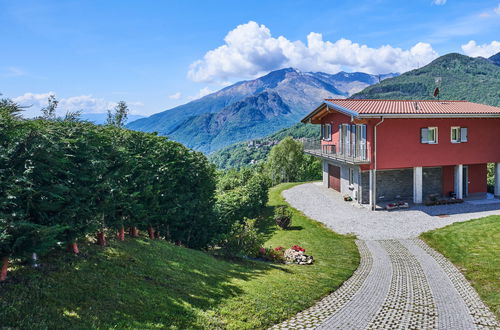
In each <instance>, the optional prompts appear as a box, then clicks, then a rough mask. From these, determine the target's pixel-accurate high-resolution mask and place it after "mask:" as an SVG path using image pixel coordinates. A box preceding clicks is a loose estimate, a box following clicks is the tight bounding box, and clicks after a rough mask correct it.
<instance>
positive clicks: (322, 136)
mask: <svg viewBox="0 0 500 330" xmlns="http://www.w3.org/2000/svg"><path fill="white" fill-rule="evenodd" d="M324 139H325V125H324V124H321V140H324Z"/></svg>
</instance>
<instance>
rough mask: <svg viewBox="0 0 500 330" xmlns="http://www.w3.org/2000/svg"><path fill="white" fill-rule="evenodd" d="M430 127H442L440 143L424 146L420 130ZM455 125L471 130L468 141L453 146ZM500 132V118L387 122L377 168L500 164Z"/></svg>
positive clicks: (379, 138)
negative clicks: (452, 131) (452, 134)
mask: <svg viewBox="0 0 500 330" xmlns="http://www.w3.org/2000/svg"><path fill="white" fill-rule="evenodd" d="M430 126H436V127H438V143H437V144H423V143H420V129H421V128H422V127H430ZM452 126H460V127H467V128H468V142H464V143H451V135H450V134H451V131H450V130H451V127H452ZM499 129H500V119H497V118H487V119H486V118H482V119H479V118H469V119H468V118H450V119H444V118H439V119H429V118H421V119H419V118H413V119H385V121H384V122H383V123H382V124H381V125H379V126H378V128H377V169H394V168H406V167H415V166H422V167H434V166H448V165H456V164H471V163H473V164H478V163H488V162H500V148H498V145H497V144H496V143H494V141H499V140H500V135H499V134H500V133H499ZM372 138H373V137H372ZM371 165H372V166H373V164H371ZM481 189H482V188H481Z"/></svg>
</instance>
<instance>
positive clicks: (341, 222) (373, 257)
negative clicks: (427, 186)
mask: <svg viewBox="0 0 500 330" xmlns="http://www.w3.org/2000/svg"><path fill="white" fill-rule="evenodd" d="M283 195H284V197H285V199H286V201H287V202H288V203H290V205H292V206H293V207H294V208H296V209H299V210H301V211H302V212H304V213H305V214H306V215H307V216H308V217H310V218H312V219H315V220H317V221H320V222H323V223H325V224H326V225H327V226H329V227H330V228H332V229H333V230H335V231H336V232H339V233H343V234H348V233H354V234H356V235H357V236H358V238H360V239H361V240H357V241H356V244H357V245H358V249H359V251H360V256H361V262H360V265H359V268H358V270H356V272H355V273H354V274H353V276H352V277H351V278H350V279H349V280H347V281H346V282H345V283H344V284H343V285H342V286H341V287H340V288H339V289H338V290H336V291H335V292H333V293H331V294H330V295H328V296H326V297H325V298H323V299H322V300H320V301H319V302H318V303H316V304H315V305H314V306H312V307H311V308H308V309H306V310H304V311H302V312H300V313H298V314H297V315H296V316H294V317H292V318H291V319H289V320H287V321H285V322H283V323H280V324H277V325H275V326H274V327H273V329H464V330H465V329H500V325H499V323H498V322H497V320H496V319H495V316H494V315H493V314H492V313H491V311H490V310H489V309H488V307H487V306H486V305H484V303H483V302H482V301H481V299H480V298H479V295H478V294H477V292H476V291H475V290H474V289H473V288H472V287H471V285H470V284H469V283H468V282H467V280H466V279H465V277H464V276H463V275H462V274H461V273H460V271H459V270H458V269H457V268H456V267H455V266H454V265H453V264H452V263H451V262H449V261H448V260H447V259H446V258H444V257H443V256H442V255H441V254H439V253H438V252H436V251H435V250H433V249H432V248H430V247H429V246H428V245H426V244H425V243H424V242H423V241H422V240H420V239H418V238H416V237H417V236H418V235H419V234H420V233H422V232H424V231H428V230H431V229H434V228H439V227H443V226H446V225H448V224H450V223H453V222H456V221H465V220H469V219H473V218H478V217H483V216H486V215H490V214H500V204H485V205H473V204H468V203H464V204H461V205H451V206H432V207H425V206H418V207H417V206H414V207H412V208H411V209H409V210H405V211H370V210H368V209H365V208H362V207H360V206H357V205H356V204H353V203H348V202H344V201H343V200H342V198H341V196H340V194H338V193H336V192H334V191H331V190H329V189H326V188H324V187H322V186H321V185H320V184H316V183H308V184H303V185H300V186H296V187H294V188H291V189H289V190H286V191H284V192H283ZM442 214H447V215H449V216H446V217H441V216H436V215H442Z"/></svg>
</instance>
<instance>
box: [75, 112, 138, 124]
mask: <svg viewBox="0 0 500 330" xmlns="http://www.w3.org/2000/svg"><path fill="white" fill-rule="evenodd" d="M107 118H108V114H107V113H82V114H81V115H80V119H81V120H86V121H90V122H93V123H94V124H98V125H100V124H104V123H106V119H107ZM141 118H144V116H141V115H128V117H127V122H129V123H130V122H133V121H134V120H137V119H141Z"/></svg>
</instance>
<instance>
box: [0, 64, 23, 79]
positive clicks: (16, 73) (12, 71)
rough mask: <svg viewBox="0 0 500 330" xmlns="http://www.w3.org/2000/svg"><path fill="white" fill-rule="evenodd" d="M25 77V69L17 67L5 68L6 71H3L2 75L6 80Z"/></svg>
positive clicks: (0, 74)
mask: <svg viewBox="0 0 500 330" xmlns="http://www.w3.org/2000/svg"><path fill="white" fill-rule="evenodd" d="M25 75H26V72H25V71H24V70H23V69H21V68H18V67H15V66H9V67H7V68H5V69H4V70H2V72H1V73H0V76H1V77H5V78H10V77H21V76H25Z"/></svg>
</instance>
